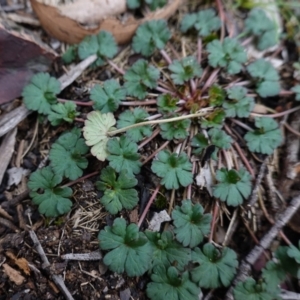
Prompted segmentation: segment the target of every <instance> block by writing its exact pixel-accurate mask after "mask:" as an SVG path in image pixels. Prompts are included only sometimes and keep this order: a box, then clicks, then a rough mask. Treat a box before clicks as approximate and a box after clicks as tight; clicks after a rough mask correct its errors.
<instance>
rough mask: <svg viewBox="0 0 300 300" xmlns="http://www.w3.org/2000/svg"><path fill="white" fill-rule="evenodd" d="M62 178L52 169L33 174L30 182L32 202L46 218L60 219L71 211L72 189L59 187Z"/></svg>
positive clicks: (46, 168) (44, 169)
mask: <svg viewBox="0 0 300 300" xmlns="http://www.w3.org/2000/svg"><path fill="white" fill-rule="evenodd" d="M61 182H62V176H60V175H57V174H55V173H54V172H53V171H52V169H51V167H45V168H43V169H40V170H37V171H35V172H33V173H32V174H31V175H30V177H29V181H28V188H29V189H30V194H29V195H30V197H31V198H32V202H33V203H34V204H36V205H38V206H39V212H40V213H41V214H44V215H45V216H46V217H58V216H59V215H63V214H65V213H67V212H69V211H70V209H71V207H72V202H71V201H70V199H69V197H71V195H72V189H71V188H69V187H64V188H62V187H59V186H58V185H59V184H60V183H61Z"/></svg>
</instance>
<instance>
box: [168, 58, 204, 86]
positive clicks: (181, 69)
mask: <svg viewBox="0 0 300 300" xmlns="http://www.w3.org/2000/svg"><path fill="white" fill-rule="evenodd" d="M169 70H170V71H171V72H172V74H171V78H172V79H173V82H174V83H175V84H184V83H185V82H186V81H188V80H190V79H192V78H194V77H199V76H201V74H202V71H203V70H202V68H201V66H200V64H199V63H198V62H197V60H196V58H195V57H194V56H187V57H184V58H182V59H181V60H177V59H176V60H174V61H173V62H172V64H170V65H169Z"/></svg>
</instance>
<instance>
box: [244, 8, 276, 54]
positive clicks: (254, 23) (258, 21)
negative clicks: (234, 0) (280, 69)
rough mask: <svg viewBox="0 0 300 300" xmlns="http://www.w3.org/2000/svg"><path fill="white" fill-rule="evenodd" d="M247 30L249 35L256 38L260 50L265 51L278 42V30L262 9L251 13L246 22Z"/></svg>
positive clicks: (256, 9)
mask: <svg viewBox="0 0 300 300" xmlns="http://www.w3.org/2000/svg"><path fill="white" fill-rule="evenodd" d="M245 30H246V32H247V33H248V34H249V35H251V36H255V39H256V45H257V49H258V50H265V49H267V48H269V47H272V46H274V45H276V44H277V42H278V33H277V31H278V29H277V27H276V24H275V22H274V21H272V20H270V19H269V18H268V16H267V15H266V13H265V12H264V11H263V10H262V9H260V8H254V9H252V10H251V11H250V13H249V15H248V18H247V19H246V21H245Z"/></svg>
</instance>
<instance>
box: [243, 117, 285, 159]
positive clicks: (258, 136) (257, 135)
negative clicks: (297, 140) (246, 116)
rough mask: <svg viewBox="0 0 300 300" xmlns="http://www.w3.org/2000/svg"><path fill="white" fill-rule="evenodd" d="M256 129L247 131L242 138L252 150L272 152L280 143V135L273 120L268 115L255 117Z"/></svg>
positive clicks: (265, 152)
mask: <svg viewBox="0 0 300 300" xmlns="http://www.w3.org/2000/svg"><path fill="white" fill-rule="evenodd" d="M255 126H256V127H257V129H255V130H254V131H248V132H247V133H246V134H245V136H244V139H245V141H246V142H247V146H248V148H249V149H250V151H252V152H259V153H263V154H272V153H273V151H274V150H275V149H276V148H277V147H278V146H279V145H280V144H281V142H282V136H281V131H280V129H279V128H278V124H277V122H276V121H275V120H273V119H272V118H268V117H260V118H255Z"/></svg>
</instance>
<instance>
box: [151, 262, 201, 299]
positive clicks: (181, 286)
mask: <svg viewBox="0 0 300 300" xmlns="http://www.w3.org/2000/svg"><path fill="white" fill-rule="evenodd" d="M151 280H152V282H150V283H149V284H148V285H147V296H148V297H149V298H150V299H153V300H154V299H158V300H164V299H178V300H186V299H189V300H197V299H199V293H200V289H199V288H198V287H197V285H196V284H195V283H193V282H192V281H191V280H190V278H189V273H188V272H187V271H185V272H179V271H178V270H177V269H176V268H175V267H169V268H166V267H164V266H156V267H155V268H154V270H153V272H152V275H151Z"/></svg>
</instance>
